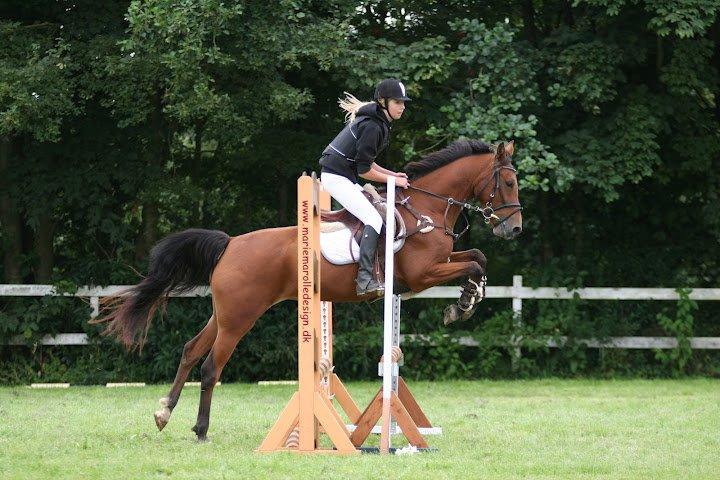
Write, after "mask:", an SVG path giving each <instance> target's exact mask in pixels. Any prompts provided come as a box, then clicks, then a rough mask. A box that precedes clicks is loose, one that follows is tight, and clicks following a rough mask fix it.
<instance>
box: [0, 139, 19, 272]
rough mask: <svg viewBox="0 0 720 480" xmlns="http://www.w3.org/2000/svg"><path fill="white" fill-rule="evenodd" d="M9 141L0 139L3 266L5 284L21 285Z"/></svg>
mask: <svg viewBox="0 0 720 480" xmlns="http://www.w3.org/2000/svg"><path fill="white" fill-rule="evenodd" d="M10 144H11V142H10V140H9V139H7V138H2V139H0V226H2V236H3V266H4V269H5V283H22V277H21V273H20V271H21V261H20V259H21V255H22V223H21V218H20V212H19V211H18V208H17V204H16V202H15V201H14V200H13V198H12V196H11V194H10V190H9V187H10V185H9V182H8V175H9V171H10Z"/></svg>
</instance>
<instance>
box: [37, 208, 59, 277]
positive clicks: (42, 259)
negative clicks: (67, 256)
mask: <svg viewBox="0 0 720 480" xmlns="http://www.w3.org/2000/svg"><path fill="white" fill-rule="evenodd" d="M54 239H55V221H54V219H53V217H52V213H51V212H45V213H43V214H42V215H41V216H40V217H39V218H38V228H37V231H36V232H35V251H36V252H37V255H38V264H37V269H36V271H35V282H36V283H50V279H51V277H52V270H53V266H54V265H55V250H54V247H53V241H54Z"/></svg>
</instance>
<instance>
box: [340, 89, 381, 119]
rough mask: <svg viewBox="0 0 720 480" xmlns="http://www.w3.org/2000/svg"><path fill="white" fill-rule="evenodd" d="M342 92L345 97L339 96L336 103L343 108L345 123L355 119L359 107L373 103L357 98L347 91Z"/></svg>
mask: <svg viewBox="0 0 720 480" xmlns="http://www.w3.org/2000/svg"><path fill="white" fill-rule="evenodd" d="M343 93H344V94H345V98H339V99H338V105H340V108H341V109H343V110H345V123H350V122H352V121H353V120H355V114H356V113H357V111H358V110H360V107H363V106H365V105H369V104H371V103H373V102H363V101H362V100H358V99H357V98H355V95H352V94H350V93H348V92H343Z"/></svg>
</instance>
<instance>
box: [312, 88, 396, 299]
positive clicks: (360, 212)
mask: <svg viewBox="0 0 720 480" xmlns="http://www.w3.org/2000/svg"><path fill="white" fill-rule="evenodd" d="M346 95H347V96H346V97H345V99H343V100H340V102H339V103H340V107H341V108H342V109H343V110H345V111H346V112H347V114H346V120H347V125H345V128H343V129H342V131H341V132H340V133H339V134H338V135H337V136H336V137H335V139H334V140H333V141H332V142H330V144H329V145H328V146H327V147H326V148H325V150H324V151H323V153H322V156H321V157H320V165H321V166H322V171H321V173H320V181H321V182H322V185H323V188H324V189H325V191H327V192H328V193H329V194H330V196H331V197H332V198H334V199H335V200H337V201H338V202H339V203H340V204H341V205H342V206H343V207H345V209H347V210H348V211H349V212H350V213H352V214H353V215H355V216H356V217H357V218H359V219H360V220H361V221H362V222H363V223H364V224H365V228H364V229H363V234H362V239H361V240H360V255H359V259H358V264H359V268H358V275H357V279H356V283H357V287H356V292H357V294H358V295H366V294H369V293H373V292H378V293H381V292H382V291H383V285H381V284H380V283H378V282H377V281H375V279H374V278H373V274H372V269H373V259H374V257H375V249H376V247H377V243H378V237H379V236H380V230H381V229H382V226H383V221H382V217H381V216H380V214H379V213H378V211H377V210H376V209H375V207H373V206H372V204H371V203H370V201H369V200H368V199H367V198H365V196H364V195H363V194H362V187H361V186H360V185H359V183H358V182H359V178H358V177H362V178H364V179H365V180H370V181H374V182H383V183H387V178H388V176H390V175H392V176H394V177H397V178H396V179H395V184H396V185H397V186H398V187H402V188H407V185H408V181H407V175H406V174H405V173H402V172H400V173H398V172H393V171H391V170H387V169H385V168H383V167H381V166H380V165H378V164H377V163H375V160H376V159H377V158H378V156H379V155H380V153H382V152H383V150H385V149H386V148H387V146H388V143H389V140H390V129H391V128H392V122H393V121H395V120H398V119H400V117H402V114H403V112H404V111H405V102H407V101H410V99H409V98H408V97H407V95H406V94H405V86H404V85H403V84H402V82H400V81H399V80H396V79H394V78H388V79H386V80H383V81H382V82H380V83H379V84H378V86H377V87H376V88H375V95H374V96H373V101H372V102H362V101H360V100H358V99H357V98H355V97H354V96H352V95H350V94H346Z"/></svg>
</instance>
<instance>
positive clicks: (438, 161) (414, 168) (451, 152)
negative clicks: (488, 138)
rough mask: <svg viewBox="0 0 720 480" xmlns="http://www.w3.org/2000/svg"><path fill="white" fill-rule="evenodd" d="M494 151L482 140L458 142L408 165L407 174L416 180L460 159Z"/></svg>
mask: <svg viewBox="0 0 720 480" xmlns="http://www.w3.org/2000/svg"><path fill="white" fill-rule="evenodd" d="M494 151H495V149H494V147H493V146H491V145H490V144H487V143H485V142H481V141H480V140H456V141H454V142H453V143H451V144H450V145H448V146H447V147H445V148H443V149H442V150H438V151H437V152H433V153H431V154H429V155H426V156H424V157H423V158H422V159H421V160H418V161H416V162H410V163H408V164H407V165H405V173H407V175H408V177H409V179H410V180H416V179H418V178H420V177H422V176H423V175H426V174H428V173H430V172H432V171H434V170H437V169H438V168H440V167H443V166H445V165H447V164H448V163H451V162H454V161H455V160H457V159H458V158H462V157H467V156H469V155H475V154H478V153H492V152H494Z"/></svg>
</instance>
